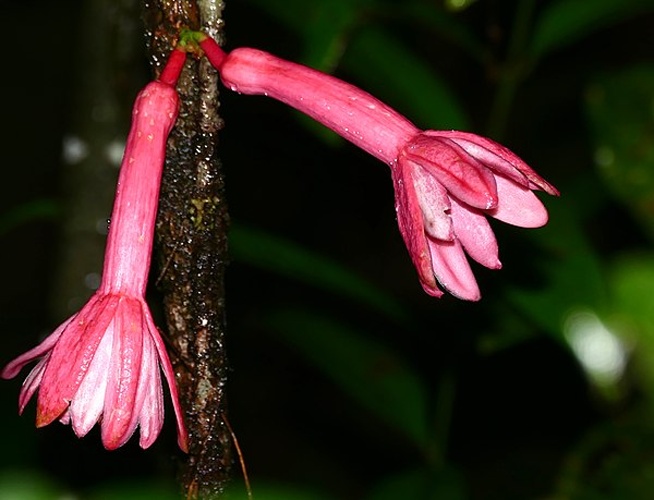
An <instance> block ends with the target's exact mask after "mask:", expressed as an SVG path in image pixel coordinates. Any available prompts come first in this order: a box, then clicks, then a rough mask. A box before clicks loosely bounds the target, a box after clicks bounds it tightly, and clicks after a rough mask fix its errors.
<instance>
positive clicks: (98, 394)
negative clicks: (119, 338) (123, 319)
mask: <svg viewBox="0 0 654 500" xmlns="http://www.w3.org/2000/svg"><path fill="white" fill-rule="evenodd" d="M116 334H117V333H116V329H115V323H114V322H113V321H112V322H110V323H109V326H108V327H107V329H106V331H105V333H104V334H103V335H102V339H101V340H100V343H99V344H98V348H97V349H96V352H95V356H93V361H91V364H90V365H89V368H88V370H87V371H86V374H85V375H84V379H83V380H82V382H81V383H80V385H79V388H78V389H77V392H76V393H75V396H74V397H73V400H72V402H71V403H70V407H69V408H68V411H67V414H68V417H69V419H70V424H71V426H72V428H73V432H75V434H76V435H77V437H84V436H86V434H88V432H89V431H90V430H91V429H92V428H93V426H94V425H95V424H96V423H97V422H98V420H99V419H100V415H101V414H102V410H103V409H104V400H105V395H106V392H107V382H108V378H109V376H110V371H109V367H110V365H111V356H112V354H113V353H112V347H113V337H114V335H116Z"/></svg>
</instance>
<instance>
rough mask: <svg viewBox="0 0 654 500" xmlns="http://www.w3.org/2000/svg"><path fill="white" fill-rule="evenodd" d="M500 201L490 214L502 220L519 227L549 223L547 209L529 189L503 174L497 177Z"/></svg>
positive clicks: (532, 226)
mask: <svg viewBox="0 0 654 500" xmlns="http://www.w3.org/2000/svg"><path fill="white" fill-rule="evenodd" d="M496 182H497V192H498V194H499V197H500V201H499V203H498V204H497V208H495V209H494V210H489V211H488V214H489V215H491V216H493V217H495V218H496V219H498V220H501V221H502V222H506V223H507V224H512V225H514V226H519V227H528V228H535V227H541V226H544V225H545V224H546V223H547V219H548V216H547V210H546V209H545V207H544V206H543V204H542V203H541V201H540V200H539V199H538V197H537V196H536V195H535V194H534V193H533V192H532V191H531V190H529V189H527V188H524V187H522V186H519V185H518V184H516V183H515V182H513V181H511V180H509V179H505V178H504V177H502V176H499V175H498V176H497V177H496Z"/></svg>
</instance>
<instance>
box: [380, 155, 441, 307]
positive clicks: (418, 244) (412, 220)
mask: <svg viewBox="0 0 654 500" xmlns="http://www.w3.org/2000/svg"><path fill="white" fill-rule="evenodd" d="M411 168H413V167H412V166H410V165H409V164H408V163H407V162H398V164H397V165H395V166H393V167H392V168H391V175H392V178H393V184H394V185H395V210H396V212H397V223H398V226H399V228H400V233H401V234H402V238H403V239H404V243H405V244H406V247H407V249H408V250H409V255H410V256H411V260H412V261H413V265H414V266H415V267H416V270H417V271H418V277H419V279H420V283H421V285H422V287H423V288H424V290H425V292H427V293H428V294H429V295H432V296H434V297H440V296H441V295H443V292H442V291H440V290H439V289H438V286H437V285H436V279H435V277H434V272H433V271H432V263H431V256H430V253H429V248H428V246H427V237H426V235H425V226H424V222H423V213H422V209H421V208H420V203H419V202H418V196H417V194H416V190H415V187H414V185H413V180H412V178H411V174H410V170H409V169H411Z"/></svg>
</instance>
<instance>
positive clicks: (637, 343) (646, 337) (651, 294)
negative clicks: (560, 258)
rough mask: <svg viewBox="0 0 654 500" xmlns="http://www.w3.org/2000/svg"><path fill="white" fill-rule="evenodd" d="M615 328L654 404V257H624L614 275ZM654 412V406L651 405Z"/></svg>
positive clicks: (645, 255)
mask: <svg viewBox="0 0 654 500" xmlns="http://www.w3.org/2000/svg"><path fill="white" fill-rule="evenodd" d="M609 276H610V282H611V291H612V298H613V303H612V306H613V308H612V311H613V317H612V325H613V327H614V329H615V331H616V332H617V333H618V334H621V335H622V337H623V338H626V340H627V341H628V343H629V345H630V346H631V357H632V371H633V373H634V374H635V376H636V377H637V379H638V384H639V385H640V386H641V387H642V389H643V390H642V395H643V396H644V397H645V398H646V399H648V400H649V401H650V404H651V403H652V402H654V254H652V253H648V254H636V255H624V256H622V257H621V258H620V259H618V260H617V261H616V262H615V264H614V266H613V268H612V270H611V273H610V275H609ZM651 407H652V408H653V409H654V405H652V406H651Z"/></svg>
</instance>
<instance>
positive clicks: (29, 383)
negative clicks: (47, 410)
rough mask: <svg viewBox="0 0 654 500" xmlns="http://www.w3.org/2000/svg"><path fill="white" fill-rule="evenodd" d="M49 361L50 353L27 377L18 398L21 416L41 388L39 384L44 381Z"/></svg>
mask: <svg viewBox="0 0 654 500" xmlns="http://www.w3.org/2000/svg"><path fill="white" fill-rule="evenodd" d="M49 359H50V353H47V354H46V355H45V356H44V357H43V358H41V360H40V361H39V362H38V363H37V364H36V366H35V367H34V368H32V371H30V372H29V374H28V375H27V377H26V378H25V381H24V382H23V386H22V387H21V388H20V394H19V396H18V414H19V415H22V413H23V410H24V409H25V406H27V403H28V402H29V400H30V399H32V396H33V395H34V393H35V392H36V390H37V389H38V388H39V384H40V383H41V380H42V379H43V372H44V371H45V367H46V365H47V364H48V360H49Z"/></svg>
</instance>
